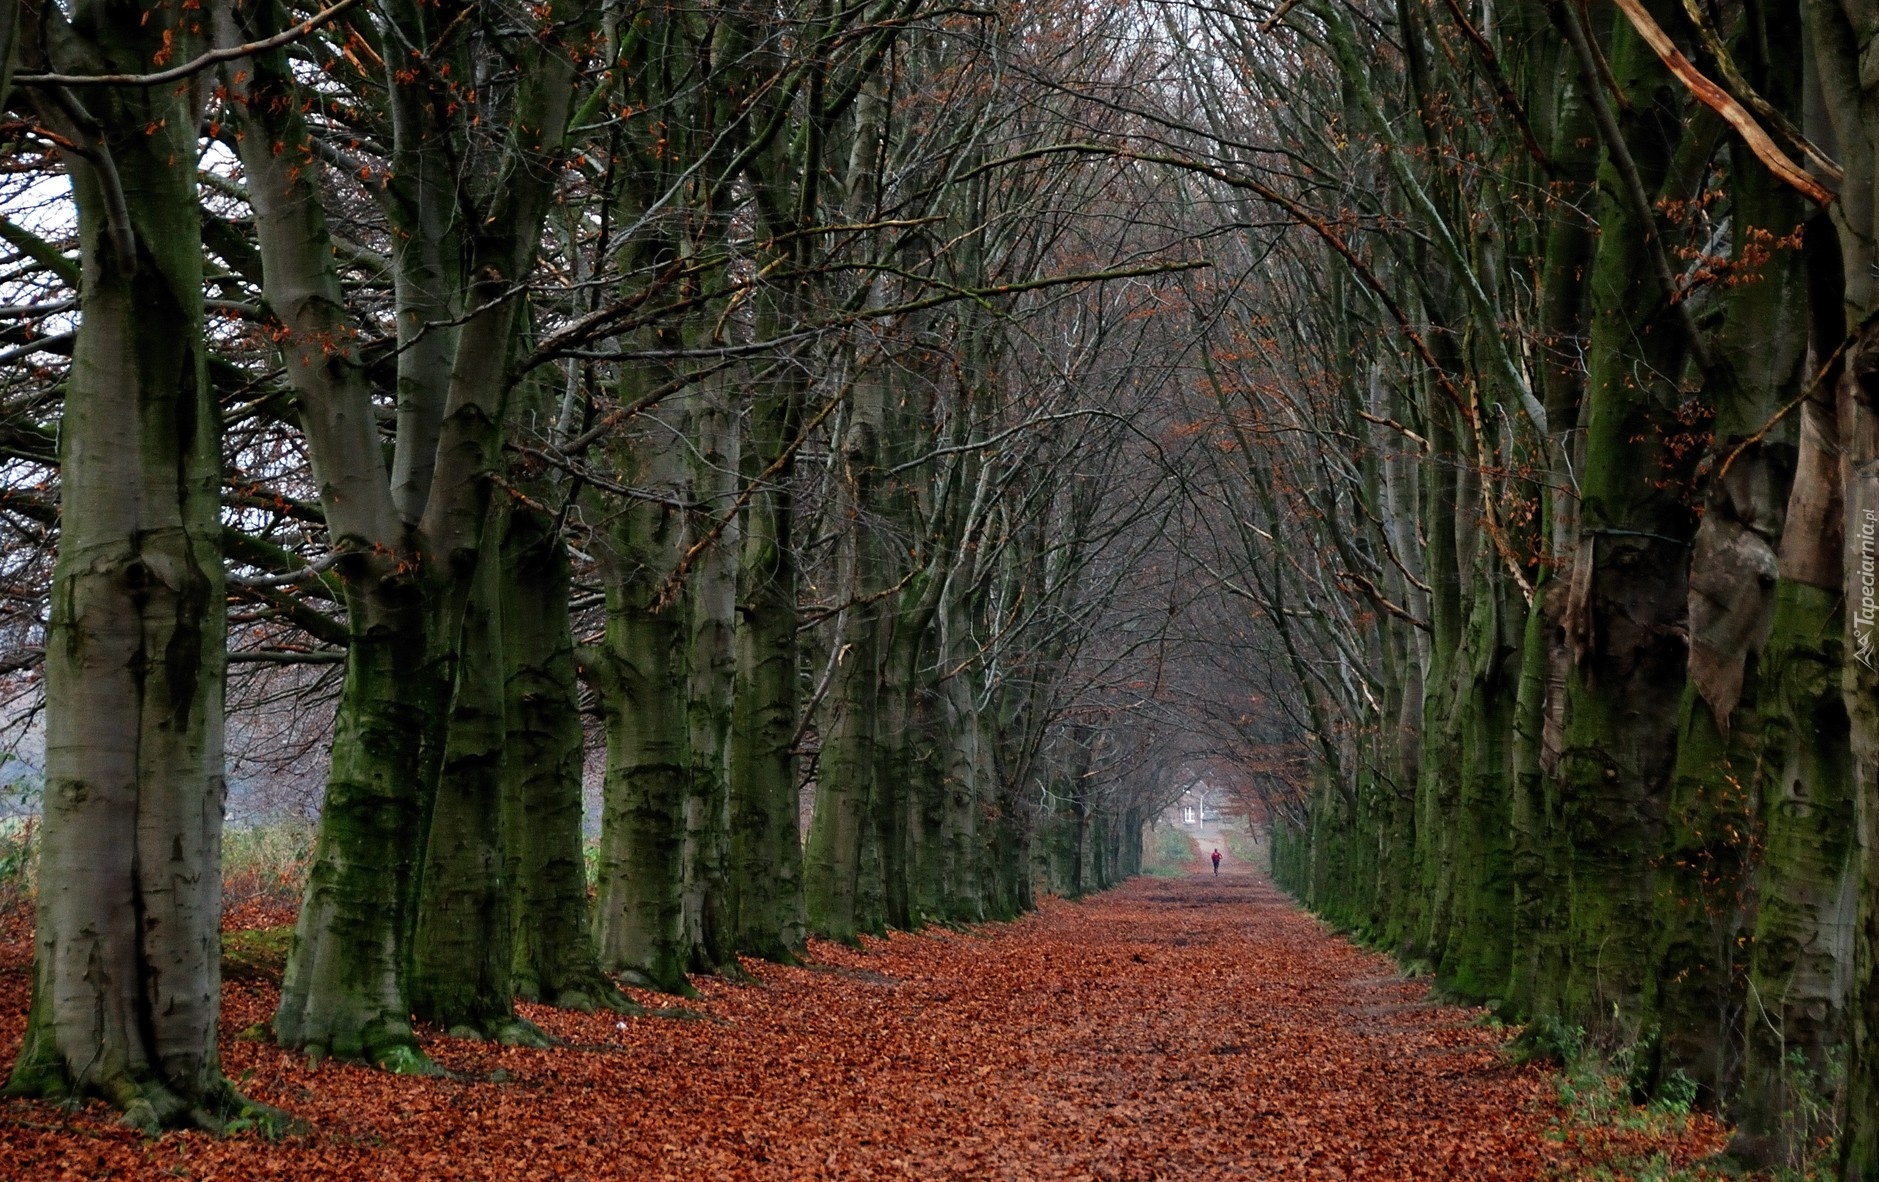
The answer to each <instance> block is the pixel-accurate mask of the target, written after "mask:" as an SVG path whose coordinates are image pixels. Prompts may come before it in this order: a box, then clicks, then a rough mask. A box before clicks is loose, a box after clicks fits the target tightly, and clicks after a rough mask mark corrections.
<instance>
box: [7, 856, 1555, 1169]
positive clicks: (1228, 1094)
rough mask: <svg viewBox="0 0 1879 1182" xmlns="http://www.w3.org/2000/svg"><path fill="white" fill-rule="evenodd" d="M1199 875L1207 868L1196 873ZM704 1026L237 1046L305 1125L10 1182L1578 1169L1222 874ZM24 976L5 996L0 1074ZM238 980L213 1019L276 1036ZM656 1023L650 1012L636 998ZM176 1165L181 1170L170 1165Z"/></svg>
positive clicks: (872, 962) (1280, 908) (1431, 1040)
mask: <svg viewBox="0 0 1879 1182" xmlns="http://www.w3.org/2000/svg"><path fill="white" fill-rule="evenodd" d="M1197 869H1198V868H1197ZM816 952H817V954H818V956H819V957H820V958H821V959H822V963H821V964H820V965H819V966H817V967H815V968H810V969H779V968H772V967H766V968H763V969H761V970H760V972H761V973H762V975H763V977H764V984H763V986H761V987H732V986H727V985H722V984H707V985H706V986H705V989H706V994H707V996H706V999H705V1000H704V1001H702V1002H698V1003H693V1004H694V1005H695V1008H696V1009H697V1010H698V1011H700V1012H702V1013H704V1014H706V1015H708V1017H709V1019H710V1020H704V1021H684V1020H676V1019H672V1018H638V1019H632V1020H628V1021H626V1022H625V1023H624V1026H622V1025H621V1024H620V1023H618V1022H617V1021H616V1020H615V1019H614V1018H613V1017H610V1016H609V1017H601V1016H594V1017H585V1016H581V1015H568V1014H560V1013H555V1012H553V1011H546V1010H534V1009H531V1010H529V1011H528V1012H529V1014H530V1016H531V1017H533V1018H535V1019H536V1020H537V1021H538V1022H540V1023H541V1024H542V1025H543V1026H544V1027H546V1028H548V1029H550V1030H551V1031H553V1032H554V1033H555V1034H556V1035H558V1036H559V1037H561V1038H563V1039H565V1040H567V1041H568V1042H569V1043H570V1044H572V1046H570V1047H568V1048H563V1049H558V1050H555V1051H548V1052H540V1051H521V1050H502V1049H492V1048H487V1047H483V1046H480V1045H477V1044H472V1043H464V1042H459V1041H455V1040H449V1039H436V1040H434V1041H433V1042H432V1043H431V1044H430V1050H431V1051H432V1054H433V1055H434V1057H435V1058H436V1059H437V1060H438V1061H439V1062H440V1063H442V1064H444V1065H445V1066H447V1067H449V1068H450V1069H452V1070H453V1071H455V1072H457V1073H459V1078H455V1079H442V1080H415V1079H402V1078H395V1077H390V1076H386V1075H383V1074H381V1073H377V1072H371V1071H366V1070H362V1069H359V1068H354V1067H343V1066H334V1065H331V1064H328V1065H326V1066H323V1067H321V1068H318V1069H310V1068H308V1067H307V1066H305V1065H304V1064H303V1063H302V1062H300V1061H299V1060H298V1059H297V1058H295V1057H293V1056H290V1055H286V1054H284V1053H282V1052H280V1051H278V1050H276V1049H273V1048H271V1047H268V1046H266V1045H263V1044H257V1043H251V1042H240V1041H232V1040H231V1041H230V1042H228V1043H227V1044H226V1051H225V1055H226V1060H227V1062H226V1066H227V1069H228V1072H229V1075H230V1076H231V1077H233V1078H237V1079H241V1080H243V1081H244V1082H243V1083H242V1084H241V1086H242V1087H243V1088H244V1090H246V1091H247V1093H248V1094H250V1095H252V1096H254V1097H255V1098H257V1099H260V1100H264V1101H267V1102H268V1103H271V1104H275V1105H278V1106H280V1107H283V1108H286V1109H288V1110H290V1111H291V1112H293V1113H295V1114H296V1115H298V1116H300V1117H302V1118H304V1119H306V1120H307V1121H309V1122H310V1124H311V1131H310V1132H307V1133H304V1134H300V1135H294V1136H290V1137H287V1138H285V1139H283V1140H281V1141H278V1142H267V1141H264V1140H261V1139H259V1138H257V1137H255V1136H253V1135H249V1136H245V1137H241V1138H236V1139H233V1140H225V1141H216V1140H212V1139H210V1138H206V1137H203V1136H200V1135H184V1136H172V1137H168V1138H165V1139H164V1140H162V1141H160V1142H155V1143H146V1142H141V1141H139V1140H138V1139H136V1138H135V1137H134V1136H132V1135H130V1134H128V1133H125V1132H123V1131H121V1130H118V1129H115V1128H114V1127H112V1126H111V1125H110V1124H109V1123H108V1120H107V1118H106V1115H105V1114H103V1113H102V1111H101V1110H97V1109H92V1110H88V1111H87V1112H86V1113H84V1114H81V1115H79V1116H78V1117H75V1118H68V1117H66V1116H64V1115H63V1114H61V1113H60V1112H59V1111H58V1110H57V1109H54V1108H51V1107H48V1106H45V1105H38V1104H26V1103H22V1102H18V1101H13V1102H8V1103H7V1104H6V1105H5V1106H4V1108H0V1176H5V1177H17V1178H34V1179H53V1178H60V1177H72V1178H95V1177H137V1178H157V1177H168V1178H174V1177H178V1176H186V1177H190V1178H195V1179H209V1178H222V1179H248V1178H270V1177H295V1178H315V1177H318V1178H327V1177H332V1178H342V1177H343V1178H380V1177H383V1178H405V1179H419V1178H423V1179H432V1178H490V1179H522V1178H589V1179H603V1178H605V1179H613V1178H618V1179H650V1178H683V1179H699V1180H714V1182H715V1180H719V1179H733V1178H831V1179H850V1178H901V1177H906V1178H922V1179H926V1178H960V1179H984V1178H1027V1179H1028V1178H1036V1179H1053V1180H1054V1179H1080V1178H1100V1179H1152V1178H1167V1179H1197V1180H1204V1179H1216V1178H1299V1179H1336V1178H1374V1179H1412V1178H1427V1179H1476V1178H1479V1179H1489V1178H1541V1177H1549V1176H1550V1177H1571V1176H1573V1175H1574V1174H1575V1173H1577V1170H1576V1168H1574V1167H1572V1166H1570V1165H1566V1164H1563V1163H1566V1162H1569V1161H1571V1160H1573V1151H1572V1150H1570V1149H1569V1148H1562V1147H1561V1146H1560V1145H1559V1144H1558V1143H1557V1142H1556V1140H1555V1139H1554V1138H1552V1137H1549V1136H1548V1129H1549V1126H1550V1125H1551V1123H1552V1122H1553V1121H1554V1119H1555V1117H1556V1113H1555V1111H1554V1110H1553V1108H1552V1105H1551V1104H1550V1103H1549V1102H1548V1101H1547V1099H1546V1097H1547V1096H1549V1095H1550V1094H1551V1088H1550V1086H1549V1085H1548V1083H1547V1082H1546V1080H1545V1079H1544V1078H1543V1077H1542V1076H1541V1075H1540V1074H1539V1073H1538V1072H1535V1071H1532V1070H1524V1069H1516V1068H1512V1067H1509V1066H1507V1065H1505V1064H1504V1062H1502V1060H1500V1059H1499V1057H1498V1056H1497V1054H1496V1048H1497V1041H1496V1036H1494V1035H1493V1034H1492V1033H1491V1032H1489V1031H1488V1030H1486V1029H1485V1028H1483V1027H1481V1026H1479V1025H1477V1024H1475V1019H1476V1017H1477V1015H1476V1014H1475V1013H1474V1012H1472V1011H1467V1010H1459V1009H1454V1008H1449V1007H1439V1006H1433V1005H1429V1004H1426V1003H1425V1002H1423V1001H1422V1000H1421V998H1422V995H1423V989H1422V987H1421V986H1419V985H1417V984H1415V983H1409V982H1403V981H1399V980H1397V979H1396V978H1395V977H1394V976H1392V974H1391V971H1390V966H1389V964H1388V962H1386V961H1384V960H1383V959H1382V958H1380V957H1377V956H1374V955H1371V954H1369V953H1365V952H1361V951H1358V950H1356V949H1353V948H1352V947H1351V946H1349V945H1348V944H1346V943H1345V942H1343V941H1342V940H1338V939H1335V938H1332V937H1329V936H1327V935H1326V934H1325V932H1324V931H1323V929H1322V928H1321V926H1320V925H1319V924H1318V923H1317V922H1316V921H1315V920H1313V919H1312V918H1311V917H1309V916H1307V915H1305V914H1304V913H1302V912H1300V911H1299V910H1297V909H1296V908H1295V907H1293V906H1292V905H1291V904H1290V902H1289V901H1287V900H1286V899H1285V898H1284V897H1283V896H1281V895H1280V894H1279V893H1278V892H1276V891H1275V890H1274V889H1273V888H1271V887H1270V886H1269V885H1267V884H1265V883H1264V881H1263V880H1261V879H1259V878H1258V877H1256V876H1255V875H1253V874H1251V873H1250V872H1248V871H1247V870H1246V868H1245V867H1244V866H1243V864H1240V863H1238V862H1237V861H1230V862H1229V864H1228V866H1227V867H1225V868H1223V873H1222V874H1221V876H1220V877H1219V878H1218V879H1215V878H1214V877H1213V876H1212V875H1211V874H1208V873H1205V872H1199V873H1195V874H1192V875H1189V876H1187V877H1181V878H1164V879H1155V878H1143V879H1137V880H1135V881H1133V882H1131V883H1129V884H1127V885H1125V886H1124V887H1122V888H1121V889H1119V890H1117V891H1114V892H1111V893H1109V894H1108V895H1105V896H1102V897H1100V898H1097V899H1093V900H1090V901H1088V902H1085V903H1081V904H1071V903H1063V902H1050V903H1047V904H1046V906H1045V907H1044V909H1043V910H1042V912H1041V913H1040V914H1037V915H1034V916H1031V917H1028V918H1026V919H1024V920H1021V921H1019V922H1018V923H1015V924H1010V925H1005V926H1001V927H996V928H990V929H987V930H986V934H966V933H940V934H936V935H923V936H909V935H897V936H894V937H893V938H891V939H888V940H885V941H878V942H870V944H869V947H868V949H867V950H866V951H865V952H856V951H852V950H849V949H843V948H836V947H828V946H818V947H817V949H816ZM23 976H24V974H23V973H21V972H20V971H19V970H18V969H17V968H15V969H13V970H11V971H8V972H7V973H6V974H5V977H4V981H0V988H3V989H4V995H3V996H0V1001H3V1002H4V1005H5V1009H4V1013H3V1014H0V1017H3V1018H4V1026H3V1027H0V1038H3V1039H4V1040H5V1042H10V1043H11V1047H7V1046H6V1045H5V1043H3V1042H0V1053H5V1054H7V1055H8V1056H9V1058H10V1055H11V1052H12V1050H14V1049H17V1046H18V1038H19V1031H20V1028H21V1025H22V1024H23V1020H24V1009H25V998H24V996H23V994H22V989H21V986H22V984H23ZM273 996H274V994H273V990H272V988H271V986H269V985H267V984H266V983H238V984H234V985H231V987H230V999H229V1004H228V1007H227V1009H228V1015H227V1017H228V1026H229V1029H230V1030H231V1031H232V1030H236V1029H239V1028H241V1027H242V1026H244V1025H246V1024H248V1023H252V1022H255V1021H258V1020H260V1019H262V1018H264V1017H265V1016H266V1014H267V1013H268V1011H269V1009H270V1008H271V1006H272V1004H273ZM647 1000H649V1001H651V1002H652V1003H653V1004H659V999H656V998H648V999H647ZM179 1172H180V1173H179Z"/></svg>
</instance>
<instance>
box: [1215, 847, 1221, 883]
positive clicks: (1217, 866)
mask: <svg viewBox="0 0 1879 1182" xmlns="http://www.w3.org/2000/svg"><path fill="white" fill-rule="evenodd" d="M1214 877H1215V878H1219V877H1220V851H1219V850H1215V851H1214Z"/></svg>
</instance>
